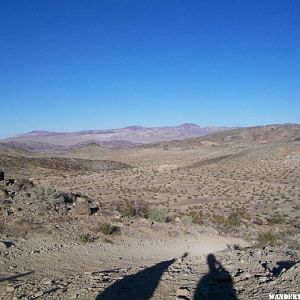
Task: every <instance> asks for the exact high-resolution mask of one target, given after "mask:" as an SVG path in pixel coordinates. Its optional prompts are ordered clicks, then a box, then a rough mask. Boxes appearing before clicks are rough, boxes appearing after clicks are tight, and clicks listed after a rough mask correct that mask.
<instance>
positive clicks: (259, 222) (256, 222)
mask: <svg viewBox="0 0 300 300" xmlns="http://www.w3.org/2000/svg"><path fill="white" fill-rule="evenodd" d="M252 223H253V224H255V225H259V226H261V225H263V224H264V222H263V220H261V219H259V218H255V219H253V220H252Z"/></svg>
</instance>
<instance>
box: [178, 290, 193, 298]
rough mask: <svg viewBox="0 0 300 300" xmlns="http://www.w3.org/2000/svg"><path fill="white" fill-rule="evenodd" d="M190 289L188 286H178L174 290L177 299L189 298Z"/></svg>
mask: <svg viewBox="0 0 300 300" xmlns="http://www.w3.org/2000/svg"><path fill="white" fill-rule="evenodd" d="M190 295H191V293H190V290H189V288H188V287H180V288H179V289H178V290H177V291H176V297H177V298H178V299H190Z"/></svg>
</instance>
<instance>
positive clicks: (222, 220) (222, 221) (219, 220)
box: [211, 215, 226, 224]
mask: <svg viewBox="0 0 300 300" xmlns="http://www.w3.org/2000/svg"><path fill="white" fill-rule="evenodd" d="M211 220H212V222H214V223H217V224H225V223H226V220H225V217H224V216H221V215H212V216H211Z"/></svg>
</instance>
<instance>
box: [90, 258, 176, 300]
mask: <svg viewBox="0 0 300 300" xmlns="http://www.w3.org/2000/svg"><path fill="white" fill-rule="evenodd" d="M174 262H175V259H172V260H167V261H162V262H160V263H158V264H156V265H154V266H152V267H149V268H146V269H144V270H142V271H140V272H138V273H136V274H133V275H128V276H125V277H124V278H123V279H121V280H118V281H116V282H115V283H113V284H112V285H111V286H109V287H108V288H106V289H105V290H104V291H103V292H102V293H101V294H99V295H98V296H97V297H96V300H148V299H150V298H151V297H152V296H153V294H154V291H155V289H156V287H157V286H158V284H159V281H160V278H161V276H162V274H163V273H164V272H165V271H166V270H167V269H168V267H169V266H171V265H172V264H173V263H174Z"/></svg>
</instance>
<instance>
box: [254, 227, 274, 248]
mask: <svg viewBox="0 0 300 300" xmlns="http://www.w3.org/2000/svg"><path fill="white" fill-rule="evenodd" d="M276 241H277V236H276V235H275V234H274V233H273V232H272V231H271V230H269V231H266V232H259V233H258V236H257V242H258V246H260V247H265V246H275V244H276Z"/></svg>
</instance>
